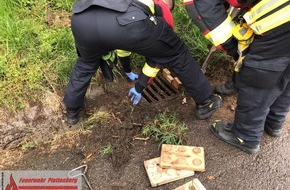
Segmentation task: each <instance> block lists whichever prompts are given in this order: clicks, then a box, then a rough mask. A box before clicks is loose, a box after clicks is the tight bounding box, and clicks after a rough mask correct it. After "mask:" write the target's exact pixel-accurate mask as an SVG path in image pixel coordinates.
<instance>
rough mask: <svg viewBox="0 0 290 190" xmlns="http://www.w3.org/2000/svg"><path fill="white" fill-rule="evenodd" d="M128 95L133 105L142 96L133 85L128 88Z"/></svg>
mask: <svg viewBox="0 0 290 190" xmlns="http://www.w3.org/2000/svg"><path fill="white" fill-rule="evenodd" d="M128 96H129V98H130V100H131V102H132V103H133V105H137V104H138V103H139V102H140V100H141V98H142V95H141V93H139V92H137V91H136V89H135V87H133V88H131V89H130V90H129V94H128Z"/></svg>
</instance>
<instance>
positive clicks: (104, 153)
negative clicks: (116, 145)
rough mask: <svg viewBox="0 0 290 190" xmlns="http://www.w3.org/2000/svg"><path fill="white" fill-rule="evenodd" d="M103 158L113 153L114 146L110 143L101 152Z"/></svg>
mask: <svg viewBox="0 0 290 190" xmlns="http://www.w3.org/2000/svg"><path fill="white" fill-rule="evenodd" d="M100 153H101V155H102V156H109V155H111V154H112V153H113V146H112V145H111V144H110V143H108V144H107V145H106V146H103V147H102V148H101V150H100Z"/></svg>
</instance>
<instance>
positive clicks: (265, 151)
mask: <svg viewBox="0 0 290 190" xmlns="http://www.w3.org/2000/svg"><path fill="white" fill-rule="evenodd" d="M289 121H290V120H288V124H287V126H286V127H285V129H284V131H283V135H282V136H281V137H278V138H273V137H270V136H268V135H267V134H266V133H265V134H264V135H263V139H262V142H261V147H260V151H259V152H258V153H256V154H254V155H249V154H247V153H244V152H242V151H240V150H239V149H237V148H235V147H233V146H231V145H228V144H226V143H224V142H223V141H221V140H219V139H217V138H216V137H215V136H214V135H212V134H208V133H211V132H210V131H209V130H208V128H207V129H205V128H203V129H202V128H200V129H197V130H198V131H199V133H202V134H205V136H203V137H196V138H195V140H193V142H192V143H193V144H196V143H197V142H198V141H199V142H205V141H206V142H208V144H206V145H203V146H204V147H205V150H206V172H204V173H200V174H198V173H197V175H196V177H197V178H199V179H200V180H201V181H202V183H203V184H204V186H205V187H206V188H207V189H220V190H234V189H235V190H236V189H238V190H272V189H273V190H274V189H275V190H288V189H290V135H289V134H290V127H289V126H290V125H289ZM201 130H202V131H201ZM192 133H193V134H196V133H195V132H194V131H193V132H192ZM200 138H204V139H200ZM190 144H191V143H190Z"/></svg>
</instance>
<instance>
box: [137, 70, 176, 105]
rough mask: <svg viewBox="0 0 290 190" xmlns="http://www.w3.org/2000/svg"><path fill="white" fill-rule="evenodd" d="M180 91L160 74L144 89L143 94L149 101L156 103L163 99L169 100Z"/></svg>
mask: <svg viewBox="0 0 290 190" xmlns="http://www.w3.org/2000/svg"><path fill="white" fill-rule="evenodd" d="M178 94H179V91H178V90H177V89H176V88H174V87H173V86H172V85H171V84H169V83H168V82H167V80H166V79H164V78H163V76H162V75H158V76H157V77H155V78H154V80H153V81H152V82H151V83H150V84H149V85H148V86H147V87H146V88H145V89H144V90H143V92H142V96H143V98H144V99H145V100H146V101H147V102H148V103H155V102H159V101H161V100H169V99H172V98H175V97H176V96H177V95H178Z"/></svg>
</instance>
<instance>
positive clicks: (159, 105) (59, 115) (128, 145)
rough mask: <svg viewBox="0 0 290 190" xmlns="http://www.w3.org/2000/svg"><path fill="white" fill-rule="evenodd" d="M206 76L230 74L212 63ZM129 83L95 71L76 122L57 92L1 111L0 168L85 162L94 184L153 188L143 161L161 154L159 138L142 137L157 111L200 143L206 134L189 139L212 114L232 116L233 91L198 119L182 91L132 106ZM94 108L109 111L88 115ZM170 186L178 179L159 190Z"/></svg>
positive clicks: (215, 80) (217, 79)
mask: <svg viewBox="0 0 290 190" xmlns="http://www.w3.org/2000/svg"><path fill="white" fill-rule="evenodd" d="M117 73H119V72H117ZM207 76H208V77H209V79H210V81H211V82H212V84H213V86H216V85H219V84H222V83H224V82H225V81H226V80H228V79H229V78H230V67H229V66H228V65H227V64H225V65H224V67H220V65H219V66H210V67H209V69H208V71H207ZM132 86H133V83H132V82H129V81H128V79H126V78H125V77H124V76H122V75H118V76H117V77H116V78H115V81H114V82H113V83H106V82H104V81H103V79H102V75H101V74H100V73H97V76H96V78H95V80H93V81H92V83H91V86H90V88H89V90H88V93H87V98H86V108H85V110H84V111H83V113H82V116H81V121H80V122H79V124H77V125H75V126H68V125H67V124H66V123H65V111H64V106H63V105H62V93H61V92H59V93H56V92H55V93H51V92H47V95H46V97H45V99H44V103H43V104H35V103H32V104H30V105H29V106H28V108H27V109H26V110H24V112H22V113H19V114H18V115H17V116H15V117H11V115H9V114H8V113H6V112H5V111H4V110H2V112H1V120H0V139H1V141H0V148H1V152H0V157H1V160H0V169H4V170H48V169H49V170H64V169H65V170H70V169H73V168H75V167H78V166H80V165H82V164H87V165H88V168H89V169H88V178H89V180H90V183H91V185H92V186H93V187H95V189H108V190H109V189H151V188H150V183H149V180H148V178H147V176H146V173H145V169H144V166H143V162H144V161H145V160H148V159H151V158H155V157H158V156H160V142H158V141H156V140H155V139H148V138H145V137H144V136H142V128H143V127H144V126H145V125H146V124H148V123H151V122H152V121H153V119H154V118H155V117H156V116H157V115H158V114H159V113H164V112H166V113H168V114H176V115H177V118H178V120H179V121H181V122H183V123H185V124H186V125H187V127H188V135H187V138H186V139H185V141H184V143H183V144H184V145H192V146H203V145H205V144H206V143H207V140H206V137H204V138H205V139H204V141H194V140H193V139H192V138H194V136H196V135H199V134H201V133H199V128H200V127H204V128H206V127H207V126H208V125H210V123H211V122H212V121H214V120H215V119H224V120H228V121H229V120H231V119H232V118H233V113H234V110H233V108H234V105H235V101H236V97H235V96H229V97H225V98H224V100H223V101H224V102H223V107H222V108H221V109H219V110H218V111H217V112H216V113H215V114H214V115H213V116H212V117H211V118H210V119H207V120H205V121H202V120H197V119H196V118H195V116H194V108H195V103H194V101H193V100H192V99H191V98H190V97H189V96H188V95H187V94H186V93H181V92H182V91H181V90H180V91H177V93H176V94H175V95H173V96H172V97H166V98H165V99H164V100H159V101H156V102H151V103H149V102H148V101H146V100H145V99H144V98H143V99H142V101H141V103H140V104H138V105H137V106H135V107H133V106H132V105H131V103H130V101H129V99H128V97H127V93H128V90H129V89H130V88H131V87H132ZM185 99H186V103H184V100H185ZM94 113H109V114H108V115H105V114H103V115H100V116H99V117H98V119H92V117H91V116H92V115H94ZM89 118H91V121H88V120H89ZM96 118H97V117H96ZM202 135H204V134H202ZM108 144H111V145H112V147H113V151H112V154H108V155H101V151H100V150H101V149H102V148H103V147H105V146H107V145H108ZM183 182H184V181H183ZM179 184H182V182H179ZM173 187H175V188H176V187H177V186H176V184H173V185H171V184H168V185H164V186H162V187H160V189H173ZM155 189H158V188H155Z"/></svg>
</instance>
